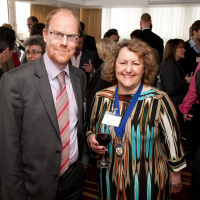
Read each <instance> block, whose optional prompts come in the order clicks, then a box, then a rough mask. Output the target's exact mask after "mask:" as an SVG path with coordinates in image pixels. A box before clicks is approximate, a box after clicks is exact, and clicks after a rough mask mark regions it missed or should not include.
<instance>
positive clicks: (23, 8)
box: [15, 1, 30, 34]
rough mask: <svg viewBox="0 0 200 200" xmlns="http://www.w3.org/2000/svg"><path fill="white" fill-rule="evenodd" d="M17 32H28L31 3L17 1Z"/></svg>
mask: <svg viewBox="0 0 200 200" xmlns="http://www.w3.org/2000/svg"><path fill="white" fill-rule="evenodd" d="M15 6H16V23H17V33H26V34H28V27H27V25H26V24H27V18H28V17H30V3H23V2H19V1H16V2H15Z"/></svg>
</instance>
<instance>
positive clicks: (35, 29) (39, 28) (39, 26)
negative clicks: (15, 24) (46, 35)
mask: <svg viewBox="0 0 200 200" xmlns="http://www.w3.org/2000/svg"><path fill="white" fill-rule="evenodd" d="M44 28H45V24H44V23H34V24H33V25H32V27H31V31H30V35H31V36H33V35H43V29H44Z"/></svg>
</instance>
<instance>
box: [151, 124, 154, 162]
mask: <svg viewBox="0 0 200 200" xmlns="http://www.w3.org/2000/svg"><path fill="white" fill-rule="evenodd" d="M153 137H154V131H153V127H151V140H150V159H151V160H152V152H153Z"/></svg>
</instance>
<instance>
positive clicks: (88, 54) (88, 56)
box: [70, 48, 99, 82]
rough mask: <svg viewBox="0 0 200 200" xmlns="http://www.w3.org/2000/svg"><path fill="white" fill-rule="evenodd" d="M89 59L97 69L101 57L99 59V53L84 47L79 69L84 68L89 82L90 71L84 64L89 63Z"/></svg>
mask: <svg viewBox="0 0 200 200" xmlns="http://www.w3.org/2000/svg"><path fill="white" fill-rule="evenodd" d="M89 60H91V62H92V65H93V67H94V68H95V70H97V69H98V68H99V59H98V56H97V53H96V52H93V51H90V50H88V49H85V48H83V49H82V54H81V60H80V64H79V69H82V70H83V71H84V72H85V75H86V78H87V82H89V79H90V73H88V72H86V71H85V69H84V68H83V65H84V64H88V63H89ZM70 63H71V61H70Z"/></svg>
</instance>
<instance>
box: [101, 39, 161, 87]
mask: <svg viewBox="0 0 200 200" xmlns="http://www.w3.org/2000/svg"><path fill="white" fill-rule="evenodd" d="M124 47H126V48H128V50H129V51H131V52H134V53H136V54H137V55H138V57H139V60H140V62H143V64H144V74H143V76H142V80H141V81H142V83H144V84H147V85H152V84H154V82H155V78H156V75H157V73H158V65H157V63H156V60H155V56H154V54H153V52H152V50H151V48H150V47H149V46H148V45H147V44H146V43H145V42H142V41H140V40H137V39H136V40H134V41H133V40H124V41H122V42H120V43H118V45H117V48H116V49H115V50H114V51H113V53H112V55H111V58H110V59H109V60H106V61H105V62H104V64H103V67H102V79H103V80H106V81H108V82H111V83H113V84H117V78H116V75H115V64H116V60H117V57H118V55H119V52H120V50H121V49H122V48H124Z"/></svg>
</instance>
